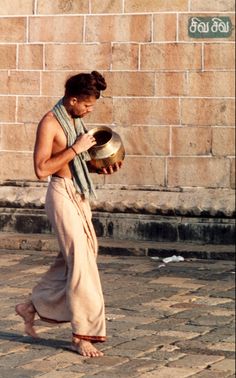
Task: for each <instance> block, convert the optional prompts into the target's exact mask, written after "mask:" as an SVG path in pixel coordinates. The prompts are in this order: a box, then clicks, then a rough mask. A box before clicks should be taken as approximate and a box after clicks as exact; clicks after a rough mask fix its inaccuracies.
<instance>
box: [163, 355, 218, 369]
mask: <svg viewBox="0 0 236 378" xmlns="http://www.w3.org/2000/svg"><path fill="white" fill-rule="evenodd" d="M223 359H224V357H223V356H214V355H213V356H211V355H207V356H206V355H205V354H187V355H186V356H184V357H183V358H181V359H179V360H178V361H173V362H170V363H169V364H168V366H170V367H180V368H181V367H183V368H206V367H207V366H208V365H211V364H213V363H215V362H218V361H221V360H223Z"/></svg>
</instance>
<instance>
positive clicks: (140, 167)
mask: <svg viewBox="0 0 236 378" xmlns="http://www.w3.org/2000/svg"><path fill="white" fill-rule="evenodd" d="M164 181H165V161H164V159H163V158H156V157H140V156H136V157H130V156H127V157H126V158H125V161H124V163H123V166H122V168H121V170H120V171H119V172H116V173H114V174H113V175H110V176H105V182H106V184H124V183H125V184H126V185H142V186H144V185H155V186H163V185H164Z"/></svg>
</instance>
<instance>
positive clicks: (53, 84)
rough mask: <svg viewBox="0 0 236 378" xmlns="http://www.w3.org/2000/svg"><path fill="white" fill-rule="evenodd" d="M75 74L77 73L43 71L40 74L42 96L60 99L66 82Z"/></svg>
mask: <svg viewBox="0 0 236 378" xmlns="http://www.w3.org/2000/svg"><path fill="white" fill-rule="evenodd" d="M77 73H78V71H70V72H68V71H60V72H58V71H43V72H42V73H41V88H42V89H41V90H42V95H43V96H58V97H62V96H63V95H64V85H65V82H66V80H67V79H68V78H69V77H70V76H73V75H76V74H77Z"/></svg>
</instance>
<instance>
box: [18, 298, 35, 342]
mask: <svg viewBox="0 0 236 378" xmlns="http://www.w3.org/2000/svg"><path fill="white" fill-rule="evenodd" d="M15 310H16V313H17V315H20V316H21V317H22V318H23V320H24V323H25V333H27V335H29V336H32V337H38V336H37V333H36V332H35V329H34V327H33V326H34V317H35V312H36V311H35V308H34V306H33V304H32V303H31V302H28V303H20V304H18V305H16V307H15Z"/></svg>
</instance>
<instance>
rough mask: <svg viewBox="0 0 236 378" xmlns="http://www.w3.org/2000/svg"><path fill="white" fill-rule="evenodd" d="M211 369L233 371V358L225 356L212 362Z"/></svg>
mask: <svg viewBox="0 0 236 378" xmlns="http://www.w3.org/2000/svg"><path fill="white" fill-rule="evenodd" d="M211 370H213V371H225V372H230V373H235V360H233V359H230V358H225V359H224V360H223V361H220V362H216V363H214V364H213V365H212V366H211Z"/></svg>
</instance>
